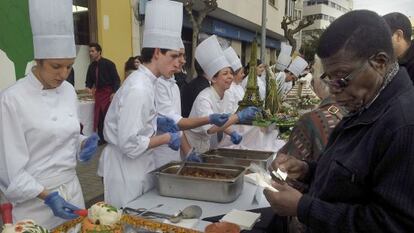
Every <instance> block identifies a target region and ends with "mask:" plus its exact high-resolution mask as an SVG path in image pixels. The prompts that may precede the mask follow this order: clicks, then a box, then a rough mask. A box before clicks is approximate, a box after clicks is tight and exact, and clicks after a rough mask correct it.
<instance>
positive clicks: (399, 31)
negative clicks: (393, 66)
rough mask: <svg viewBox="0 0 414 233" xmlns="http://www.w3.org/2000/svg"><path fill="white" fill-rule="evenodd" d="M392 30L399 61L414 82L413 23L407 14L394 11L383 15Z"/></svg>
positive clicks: (395, 51) (393, 42)
mask: <svg viewBox="0 0 414 233" xmlns="http://www.w3.org/2000/svg"><path fill="white" fill-rule="evenodd" d="M383 18H384V19H385V21H386V22H387V24H388V26H389V27H390V29H391V32H392V39H391V40H392V44H393V47H394V53H395V56H396V57H397V58H398V63H399V64H400V66H403V67H405V68H406V69H407V71H408V74H409V75H410V77H411V81H413V83H414V41H413V40H411V36H412V25H411V22H410V19H408V17H407V16H405V15H403V14H401V13H399V12H393V13H389V14H386V15H384V16H383Z"/></svg>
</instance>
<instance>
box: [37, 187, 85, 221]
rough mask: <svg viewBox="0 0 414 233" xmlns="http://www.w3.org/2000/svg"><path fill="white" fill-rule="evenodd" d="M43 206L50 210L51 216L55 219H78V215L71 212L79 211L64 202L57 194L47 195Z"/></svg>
mask: <svg viewBox="0 0 414 233" xmlns="http://www.w3.org/2000/svg"><path fill="white" fill-rule="evenodd" d="M45 204H46V205H48V206H49V207H50V208H51V209H52V211H53V214H54V215H55V216H56V217H60V218H64V219H74V218H77V217H79V215H77V214H74V213H73V211H75V210H79V208H78V207H76V206H74V205H72V204H70V203H68V202H66V201H65V199H63V198H62V197H61V196H60V195H59V193H58V192H53V193H50V194H49V195H47V196H46V198H45Z"/></svg>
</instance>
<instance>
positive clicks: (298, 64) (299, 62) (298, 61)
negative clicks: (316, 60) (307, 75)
mask: <svg viewBox="0 0 414 233" xmlns="http://www.w3.org/2000/svg"><path fill="white" fill-rule="evenodd" d="M307 66H308V63H307V62H306V61H305V59H303V58H302V57H299V56H297V57H296V58H295V59H293V61H292V63H290V65H289V67H288V68H287V70H288V71H290V72H291V73H292V74H293V75H295V76H296V77H299V75H300V74H301V73H302V72H303V71H304V70H305V69H306V67H307Z"/></svg>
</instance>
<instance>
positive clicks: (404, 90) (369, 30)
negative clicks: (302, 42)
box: [264, 10, 414, 233]
mask: <svg viewBox="0 0 414 233" xmlns="http://www.w3.org/2000/svg"><path fill="white" fill-rule="evenodd" d="M317 55H318V56H319V57H320V58H321V60H322V64H323V67H324V71H325V75H324V77H323V79H322V80H323V81H324V82H326V83H327V84H328V86H329V90H330V92H331V94H332V95H333V97H334V100H335V101H336V102H337V103H338V104H340V105H341V106H343V107H344V108H345V109H346V110H347V111H348V112H349V113H348V114H347V115H346V116H344V118H343V119H342V120H341V121H340V122H339V123H338V125H337V126H336V127H335V129H334V130H333V131H332V133H331V135H330V137H329V140H328V143H327V145H326V147H325V149H324V150H323V152H322V154H321V155H320V156H319V160H318V161H317V162H316V161H303V160H299V159H296V158H295V157H293V156H288V155H286V154H282V153H279V155H278V156H277V157H276V159H275V161H274V162H273V164H272V165H273V169H278V168H279V169H280V170H282V171H284V172H287V173H288V177H289V178H290V179H296V180H298V181H301V182H304V183H306V184H309V185H310V187H309V191H308V192H307V193H305V194H302V193H300V192H299V191H298V190H296V189H294V188H293V187H291V186H289V185H288V184H286V183H283V184H281V183H276V182H275V183H273V186H274V187H275V188H276V189H277V190H279V192H273V191H270V190H268V189H266V190H264V193H265V196H266V199H267V200H268V201H269V203H270V205H271V206H272V208H273V210H274V211H275V212H276V213H277V214H278V215H280V216H297V217H298V219H299V221H300V222H301V223H303V224H304V225H305V226H306V227H307V232H325V233H330V232H347V233H349V232H412V231H414V198H413V197H412V187H414V172H413V167H414V159H413V155H414V144H413V143H412V142H413V135H414V103H413V101H412V100H413V99H414V86H413V85H412V82H411V80H410V77H409V75H408V73H407V71H406V70H405V69H400V68H399V66H398V63H397V62H396V59H395V56H394V51H393V47H392V42H391V33H390V30H389V28H388V26H387V24H386V22H385V21H384V19H383V18H382V17H380V16H379V15H378V14H377V13H375V12H372V11H368V10H355V11H350V12H348V13H346V14H344V15H342V16H340V17H339V18H337V19H336V20H335V21H334V22H333V23H331V24H330V25H329V27H328V28H327V29H326V30H325V31H324V32H323V34H322V36H321V37H320V40H319V46H318V48H317Z"/></svg>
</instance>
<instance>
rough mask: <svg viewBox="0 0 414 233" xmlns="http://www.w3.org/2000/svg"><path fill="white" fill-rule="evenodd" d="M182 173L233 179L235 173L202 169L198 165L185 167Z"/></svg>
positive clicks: (200, 176) (184, 174)
mask: <svg viewBox="0 0 414 233" xmlns="http://www.w3.org/2000/svg"><path fill="white" fill-rule="evenodd" d="M180 175H183V176H193V177H199V178H209V179H232V178H234V175H233V174H228V173H224V172H220V171H217V170H210V169H202V168H198V167H184V168H183V170H181V172H180Z"/></svg>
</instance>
